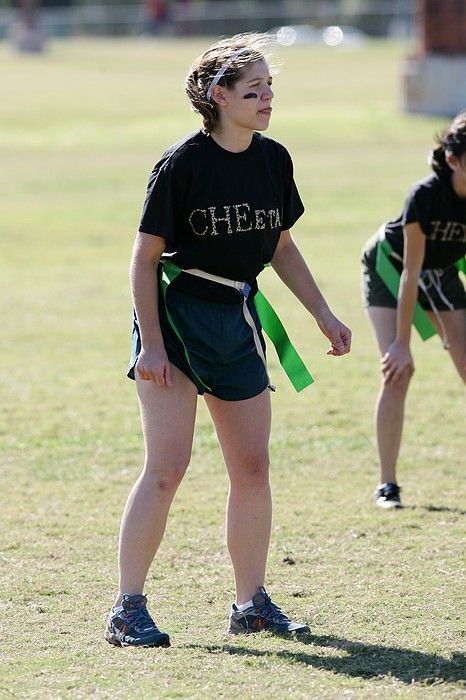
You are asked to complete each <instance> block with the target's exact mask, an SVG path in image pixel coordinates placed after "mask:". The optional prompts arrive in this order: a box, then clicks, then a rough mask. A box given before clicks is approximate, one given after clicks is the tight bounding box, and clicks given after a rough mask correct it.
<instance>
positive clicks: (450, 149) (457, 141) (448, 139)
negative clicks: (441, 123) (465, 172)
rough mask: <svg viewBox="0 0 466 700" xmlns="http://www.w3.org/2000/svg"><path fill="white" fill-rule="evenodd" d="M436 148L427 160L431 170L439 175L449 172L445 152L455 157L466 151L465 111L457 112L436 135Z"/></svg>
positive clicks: (459, 156)
mask: <svg viewBox="0 0 466 700" xmlns="http://www.w3.org/2000/svg"><path fill="white" fill-rule="evenodd" d="M436 142H437V144H438V145H437V148H434V150H433V151H432V153H431V154H430V158H429V162H430V165H431V167H432V170H433V171H434V172H435V173H437V175H441V174H442V173H447V172H450V167H449V165H448V163H447V153H448V154H451V155H453V156H456V157H457V158H461V156H462V155H463V154H464V153H466V112H462V113H461V114H458V116H457V117H455V119H453V121H452V123H451V124H450V126H447V127H446V129H444V130H443V132H442V133H441V134H439V135H437V136H436Z"/></svg>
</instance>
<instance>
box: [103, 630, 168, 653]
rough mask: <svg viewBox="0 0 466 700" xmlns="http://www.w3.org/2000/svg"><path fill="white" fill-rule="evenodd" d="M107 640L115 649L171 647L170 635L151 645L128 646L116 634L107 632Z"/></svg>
mask: <svg viewBox="0 0 466 700" xmlns="http://www.w3.org/2000/svg"><path fill="white" fill-rule="evenodd" d="M105 639H106V640H107V642H108V643H109V644H113V646H115V647H141V648H147V649H152V648H153V647H169V646H171V644H170V637H169V636H168V634H164V635H161V637H160V639H157V640H156V641H154V642H152V643H151V644H126V643H125V642H120V640H119V639H118V637H117V636H116V634H112V633H111V632H108V631H107V632H105Z"/></svg>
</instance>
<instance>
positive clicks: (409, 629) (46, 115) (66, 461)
mask: <svg viewBox="0 0 466 700" xmlns="http://www.w3.org/2000/svg"><path fill="white" fill-rule="evenodd" d="M205 43H206V42H199V41H197V42H196V41H183V42H181V41H180V42H171V43H170V42H159V43H157V42H154V43H149V42H144V41H132V42H127V41H108V42H97V41H95V42H94V41H87V42H84V41H71V42H67V43H52V44H50V46H49V50H48V52H47V53H46V54H45V55H44V56H40V57H27V56H17V55H14V54H13V53H12V52H11V51H10V49H9V47H8V46H6V45H0V74H1V76H2V95H1V100H0V153H1V157H0V158H1V167H0V236H1V258H0V265H1V275H0V285H1V286H0V291H1V295H0V303H1V309H2V333H1V338H0V343H1V348H2V358H3V360H2V365H3V371H2V375H1V394H2V401H1V403H0V411H1V414H0V416H1V418H0V440H1V487H2V498H1V509H0V519H1V523H0V538H1V540H0V627H1V628H2V632H1V635H0V640H1V641H0V656H1V658H2V673H1V677H0V697H1V698H10V697H11V698H85V697H95V698H127V697H134V696H137V697H140V698H200V697H203V698H217V697H222V698H257V699H263V698H264V699H265V698H274V699H275V698H278V699H281V698H340V697H349V698H352V697H354V698H384V697H395V696H397V697H398V696H399V697H417V698H424V697H429V698H440V697H452V698H453V697H458V698H459V697H463V696H464V695H463V694H464V671H465V667H464V656H462V653H463V652H464V631H463V621H464V619H463V613H464V597H463V595H462V594H463V587H462V566H463V560H462V556H461V555H462V539H463V541H464V517H465V501H464V488H462V487H464V481H463V482H462V481H461V479H462V476H463V468H464V455H465V450H464V389H463V388H462V387H461V386H460V383H459V380H458V378H457V377H456V374H455V372H454V369H453V367H452V365H451V363H450V362H449V360H448V358H447V357H446V355H445V353H444V351H443V350H442V348H441V345H440V342H439V341H438V340H437V339H433V340H431V341H429V342H428V343H425V344H422V343H421V342H420V341H419V340H418V338H414V340H413V348H414V353H415V359H416V363H417V372H416V376H415V379H414V382H413V385H412V388H411V391H410V396H409V400H408V406H407V425H406V430H405V439H404V445H403V451H402V456H401V460H400V482H401V484H402V486H403V488H404V491H403V495H404V501H405V503H406V505H407V507H406V508H405V509H404V510H403V511H402V512H396V513H380V512H376V511H375V509H374V508H373V507H372V505H371V502H370V495H371V492H372V490H373V488H374V486H375V483H376V480H377V471H376V458H375V446H374V439H373V434H372V406H373V402H374V398H375V394H376V392H377V387H378V381H379V380H378V367H377V366H378V361H377V358H376V355H375V348H374V343H373V340H372V337H371V333H370V329H369V327H368V324H367V322H366V319H365V317H364V312H363V310H362V307H361V302H360V293H359V282H358V277H359V269H358V260H359V252H360V249H361V246H362V245H363V243H364V241H365V239H366V238H367V237H368V236H369V235H370V234H371V233H372V232H373V231H374V230H375V229H376V228H377V227H378V226H379V224H380V223H381V222H382V221H383V220H384V219H386V218H388V217H389V216H392V215H395V214H397V213H398V211H399V209H400V207H401V205H402V202H403V198H404V196H405V193H406V190H407V188H408V187H409V185H410V184H411V182H412V181H414V180H416V179H420V178H421V177H423V176H424V174H426V173H427V166H426V155H427V151H428V148H429V146H430V143H431V140H432V135H433V133H434V132H435V131H436V130H437V129H438V128H439V127H440V126H441V125H442V121H441V120H438V119H432V118H427V117H421V116H413V115H406V114H404V113H403V112H402V111H401V108H400V85H401V79H400V74H401V70H402V63H403V57H404V55H405V53H406V50H407V49H406V47H405V46H402V45H393V44H385V43H384V44H379V43H373V44H370V45H369V46H368V47H367V48H364V49H361V50H358V51H353V52H340V51H332V50H328V49H327V50H324V49H320V48H319V49H317V48H300V49H297V48H296V49H288V50H283V55H282V56H281V59H282V60H283V68H282V71H281V74H280V75H279V76H278V77H277V79H276V82H275V93H276V99H275V110H274V115H273V119H272V124H271V127H270V130H269V134H270V136H272V137H273V138H277V139H278V140H280V141H282V142H283V143H284V144H285V145H286V146H287V147H288V148H289V150H290V151H291V153H292V155H293V158H294V162H295V175H296V180H297V182H298V186H299V189H300V192H301V196H302V198H303V200H304V201H305V204H306V213H305V215H304V217H303V218H302V219H301V221H300V222H299V223H298V225H297V226H296V230H295V232H294V235H295V238H296V240H297V241H298V243H299V245H300V247H301V249H302V251H303V253H304V254H305V256H306V258H307V259H308V261H309V263H310V266H311V268H312V270H313V272H314V274H315V277H316V278H317V280H318V283H319V285H320V286H321V288H322V290H323V291H324V293H325V295H326V297H327V299H328V301H329V302H330V304H331V306H332V307H333V308H334V310H335V311H336V312H337V314H338V315H340V316H341V317H342V318H343V319H344V320H345V321H346V322H347V323H348V324H349V325H350V326H351V327H352V329H353V331H354V350H353V353H352V355H351V356H348V357H345V358H341V359H335V358H329V357H327V356H326V355H325V351H326V348H327V345H326V342H325V341H324V339H323V338H322V336H321V335H320V334H319V332H318V330H317V329H316V327H315V324H314V323H313V322H312V320H311V319H309V318H307V317H306V314H305V312H304V310H303V309H302V308H300V307H299V306H298V303H297V302H296V303H295V302H294V301H293V300H292V299H291V295H290V294H289V293H288V292H287V291H286V290H284V289H283V287H282V286H281V285H280V284H279V283H278V281H277V280H276V279H275V278H274V276H273V273H272V272H271V271H267V272H265V273H264V274H263V279H262V287H263V289H264V291H266V293H267V294H268V296H269V297H270V299H271V300H272V301H273V302H274V305H275V306H276V308H277V310H278V311H279V313H280V314H281V315H282V317H285V318H286V325H287V329H288V331H289V333H290V335H291V336H292V337H293V338H294V339H295V340H296V345H297V347H298V348H299V350H300V352H301V354H302V356H303V357H304V359H305V360H306V362H307V364H308V365H309V367H310V368H311V371H312V373H313V374H314V377H315V379H316V383H315V384H314V385H313V386H312V387H311V388H309V389H308V390H306V391H305V392H303V393H302V394H300V395H299V396H296V394H295V393H294V392H293V390H292V388H291V386H290V385H289V384H287V381H286V379H285V377H284V375H283V374H282V372H281V370H280V369H279V368H278V366H277V362H276V360H275V357H274V355H273V350H270V353H269V354H270V364H271V373H272V376H273V380H274V382H275V383H276V384H277V386H278V391H277V393H276V394H275V395H274V397H273V405H274V430H273V436H272V442H271V453H272V484H273V489H274V499H275V500H274V503H275V513H274V527H273V536H272V544H271V550H270V559H269V574H268V587H269V589H270V591H271V592H272V593H273V595H274V597H275V598H276V600H277V602H278V603H279V604H280V605H282V606H283V608H284V609H285V610H286V611H290V612H293V613H294V614H295V616H297V617H299V618H300V619H305V620H307V621H309V623H310V624H311V626H312V631H313V634H312V636H311V637H310V638H309V639H308V640H306V641H305V642H299V641H296V640H280V639H275V638H273V637H271V636H269V635H267V634H264V635H259V636H254V637H252V638H249V637H248V638H247V639H242V638H241V639H238V638H236V637H235V638H234V639H231V638H229V637H228V636H227V634H226V633H225V628H226V617H227V612H228V606H229V603H230V601H231V599H232V593H233V581H232V574H231V569H230V564H229V560H228V555H227V552H226V547H225V544H224V536H223V511H224V502H225V496H226V491H227V479H226V476H225V472H224V467H223V464H222V460H221V457H220V453H219V449H218V447H217V444H216V440H215V436H214V434H213V430H212V427H211V425H210V422H209V419H208V416H207V413H206V410H205V407H204V405H203V403H202V401H200V402H199V416H198V424H197V433H196V438H195V444H194V454H193V459H192V463H191V466H190V469H189V471H188V474H187V476H186V479H185V481H184V483H183V484H182V486H181V488H180V490H179V492H178V494H177V498H176V500H175V503H174V507H173V510H172V514H171V517H170V522H169V527H168V531H167V535H166V538H165V540H164V542H163V544H162V547H161V550H160V552H159V555H158V557H157V559H156V562H155V563H154V565H153V567H152V569H151V572H150V576H149V579H148V581H147V589H146V592H147V593H148V595H149V596H150V601H152V606H151V609H152V610H153V611H155V612H156V618H157V620H158V621H159V623H160V625H161V627H162V628H163V629H166V630H167V631H168V632H169V633H170V634H171V636H172V639H173V646H172V648H170V649H164V650H139V651H138V650H119V649H115V648H111V647H110V646H109V645H108V644H106V643H105V642H104V641H103V637H102V635H103V629H104V620H105V615H106V613H107V610H108V608H109V605H110V604H111V600H112V597H113V594H114V590H115V584H116V575H117V571H116V544H117V535H118V527H119V522H120V515H121V511H122V507H123V504H124V501H125V499H126V496H127V493H128V491H129V488H130V486H131V485H132V483H133V482H134V480H135V478H136V476H137V474H138V472H139V469H140V465H141V461H142V456H143V454H142V439H141V433H140V426H139V417H138V412H137V405H136V399H135V394H134V386H133V384H132V383H131V382H130V381H128V380H127V379H126V378H125V368H126V362H127V359H128V352H129V330H130V312H131V309H130V299H129V290H128V282H127V268H128V262H129V256H130V251H131V246H132V241H133V237H134V232H135V230H136V227H137V223H138V218H139V214H140V209H141V204H142V199H143V195H144V189H145V184H146V179H147V176H148V173H149V171H150V170H151V168H152V166H153V163H154V162H155V160H156V159H157V158H158V157H159V155H160V154H161V152H162V151H163V150H164V149H165V148H166V147H167V146H168V145H169V144H171V143H173V142H174V141H176V140H178V139H179V138H180V137H181V136H182V135H183V134H184V133H186V132H188V131H191V130H194V129H196V128H198V126H199V120H198V118H197V117H196V115H194V114H192V113H191V112H190V111H189V106H188V103H187V101H186V99H185V97H184V95H183V81H184V76H185V73H186V71H187V68H188V66H189V63H190V61H191V60H192V58H193V57H194V56H196V55H198V54H199V53H200V52H201V50H202V49H203V48H204V45H205Z"/></svg>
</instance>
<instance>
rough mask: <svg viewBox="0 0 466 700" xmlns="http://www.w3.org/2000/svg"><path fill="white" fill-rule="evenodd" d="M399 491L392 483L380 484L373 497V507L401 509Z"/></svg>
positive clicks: (396, 485)
mask: <svg viewBox="0 0 466 700" xmlns="http://www.w3.org/2000/svg"><path fill="white" fill-rule="evenodd" d="M400 491H401V489H400V487H399V486H398V484H395V483H393V482H389V483H387V484H380V486H378V487H377V488H376V490H375V491H374V495H373V499H374V503H375V505H376V506H377V507H378V508H403V505H402V503H401V499H400Z"/></svg>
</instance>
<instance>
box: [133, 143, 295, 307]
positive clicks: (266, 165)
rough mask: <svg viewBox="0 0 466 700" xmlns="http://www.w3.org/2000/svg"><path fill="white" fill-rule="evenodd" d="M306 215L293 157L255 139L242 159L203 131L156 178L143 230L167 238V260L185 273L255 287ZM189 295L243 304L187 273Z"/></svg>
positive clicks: (170, 155) (179, 147) (165, 160)
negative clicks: (283, 235)
mask: <svg viewBox="0 0 466 700" xmlns="http://www.w3.org/2000/svg"><path fill="white" fill-rule="evenodd" d="M303 211H304V207H303V204H302V202H301V199H300V197H299V194H298V191H297V189H296V185H295V183H294V179H293V163H292V161H291V157H290V155H289V153H288V151H287V150H286V149H285V148H284V147H283V146H282V145H281V144H279V143H277V142H276V141H274V140H272V139H270V138H266V137H264V136H262V135H261V134H258V133H254V134H253V138H252V141H251V144H250V146H249V147H248V148H247V149H246V150H245V151H242V152H241V153H232V152H230V151H227V150H225V149H224V148H222V147H220V146H219V145H218V144H217V143H215V141H214V140H213V139H212V138H211V137H209V136H206V135H205V134H204V133H203V132H202V131H198V132H196V133H194V134H190V135H188V136H187V137H185V138H184V139H183V140H182V141H180V142H178V143H176V144H175V145H173V146H171V147H170V148H169V149H168V150H167V151H166V153H164V155H163V156H162V158H161V159H160V160H159V162H158V163H157V164H156V165H155V167H154V169H153V171H152V174H151V176H150V179H149V184H148V188H147V194H146V199H145V202H144V208H143V212H142V218H141V223H140V226H139V230H140V231H142V232H145V233H149V234H154V235H157V236H160V237H161V238H164V239H165V242H166V250H165V252H164V254H163V258H167V257H169V258H170V259H171V260H172V261H173V262H174V263H175V264H176V265H178V266H179V267H181V268H184V269H187V268H198V269H201V270H204V271H205V272H210V273H211V274H215V275H220V276H222V277H228V278H230V279H233V280H240V281H246V282H248V283H249V284H250V285H251V287H252V288H253V291H254V292H255V291H256V289H257V284H256V277H257V275H258V274H259V273H260V272H261V271H262V270H263V268H264V265H265V264H266V263H268V262H270V261H271V260H272V257H273V255H274V252H275V248H276V246H277V243H278V239H279V237H280V232H281V231H283V230H286V229H289V228H291V227H292V226H293V224H294V223H295V222H296V220H297V219H298V218H299V217H300V216H301V214H302V213H303ZM173 285H174V286H178V288H182V289H183V290H184V291H187V292H190V293H193V294H196V295H198V296H203V297H204V296H206V297H208V298H210V297H212V296H214V297H215V298H216V299H222V300H224V301H227V302H228V301H232V302H237V301H238V293H237V292H235V291H234V290H231V289H228V288H226V287H220V288H219V285H217V284H214V283H212V282H208V281H206V280H201V279H199V278H196V277H192V276H190V275H181V276H180V278H178V279H177V280H175V282H174V283H173Z"/></svg>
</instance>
